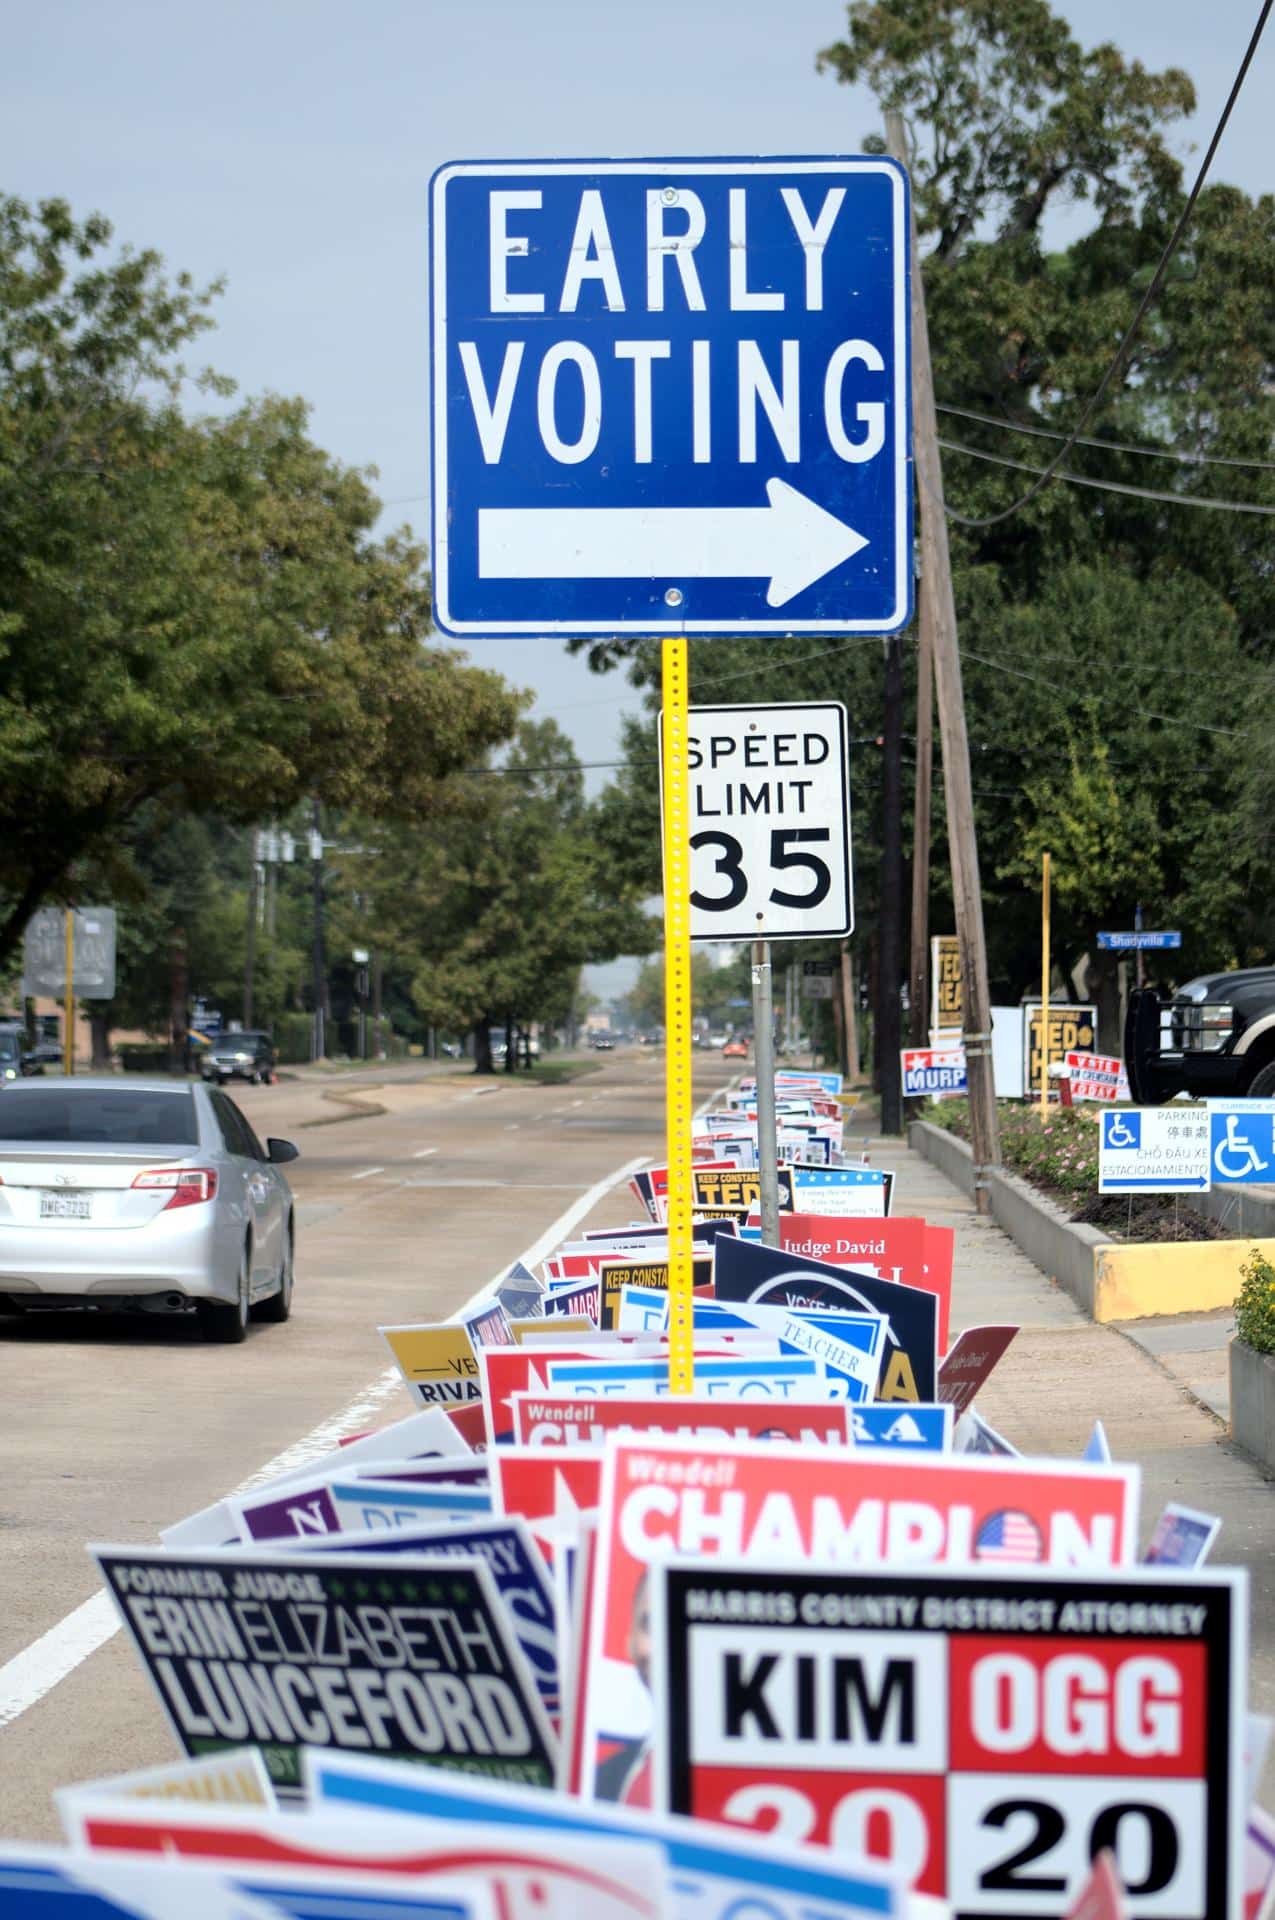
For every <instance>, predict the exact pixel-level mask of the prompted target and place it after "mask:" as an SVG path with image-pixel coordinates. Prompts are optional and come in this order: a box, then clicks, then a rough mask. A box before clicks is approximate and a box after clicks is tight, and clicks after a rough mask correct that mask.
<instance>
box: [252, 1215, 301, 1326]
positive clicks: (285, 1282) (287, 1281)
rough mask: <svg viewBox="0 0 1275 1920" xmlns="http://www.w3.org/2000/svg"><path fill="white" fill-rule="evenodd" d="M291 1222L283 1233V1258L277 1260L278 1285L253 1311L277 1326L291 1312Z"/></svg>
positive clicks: (258, 1316)
mask: <svg viewBox="0 0 1275 1920" xmlns="http://www.w3.org/2000/svg"><path fill="white" fill-rule="evenodd" d="M292 1260H293V1246H292V1222H291V1221H289V1222H288V1227H287V1232H286V1233H285V1234H284V1241H283V1259H282V1260H281V1261H280V1262H279V1285H278V1287H277V1288H276V1289H275V1291H274V1292H273V1293H272V1294H271V1296H270V1298H269V1299H268V1300H263V1301H262V1302H261V1304H260V1306H257V1307H254V1308H253V1312H254V1313H255V1314H256V1316H257V1319H258V1320H265V1321H267V1322H269V1323H271V1324H273V1325H275V1326H279V1325H280V1324H281V1323H282V1322H283V1321H284V1320H286V1319H287V1318H288V1317H289V1315H290V1314H291V1312H292Z"/></svg>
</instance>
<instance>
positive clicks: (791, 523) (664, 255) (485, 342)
mask: <svg viewBox="0 0 1275 1920" xmlns="http://www.w3.org/2000/svg"><path fill="white" fill-rule="evenodd" d="M431 264H432V272H431V291H432V298H431V394H432V412H433V425H432V433H433V461H432V474H433V488H434V495H433V547H434V593H435V617H436V619H437V621H438V624H439V626H440V627H442V628H443V630H444V631H445V632H447V633H452V634H457V635H466V634H474V633H487V634H495V633H507V634H518V633H525V634H530V635H539V634H544V633H571V634H590V633H643V634H651V633H659V632H664V631H668V632H679V633H680V632H685V633H738V632H740V631H752V632H756V633H819V634H826V633H859V632H869V633H878V632H881V633H886V632H894V631H897V629H899V628H900V627H903V626H906V625H907V622H908V620H909V619H910V617H911V599H912V531H911V481H910V474H909V471H908V466H909V462H908V430H909V419H908V191H907V180H906V176H905V174H904V172H903V169H902V168H901V167H898V166H896V165H895V163H894V162H893V161H891V160H888V159H884V158H858V159H852V158H840V159H791V160H787V159H712V160H708V159H696V160H685V159H643V160H562V161H546V160H530V161H529V160H513V161H469V162H462V163H459V164H454V165H450V166H446V167H443V168H442V169H441V170H440V171H439V172H438V173H437V174H436V175H435V176H434V180H433V185H432V191H431Z"/></svg>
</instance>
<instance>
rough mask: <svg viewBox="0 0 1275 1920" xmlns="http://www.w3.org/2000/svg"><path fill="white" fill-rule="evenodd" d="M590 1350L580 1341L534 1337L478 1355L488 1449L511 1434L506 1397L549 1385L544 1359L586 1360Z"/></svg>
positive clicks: (503, 1443) (501, 1443) (510, 1412)
mask: <svg viewBox="0 0 1275 1920" xmlns="http://www.w3.org/2000/svg"><path fill="white" fill-rule="evenodd" d="M594 1357H595V1356H594V1354H593V1353H592V1352H591V1351H590V1349H589V1348H588V1347H582V1346H581V1345H580V1341H579V1340H578V1339H576V1340H571V1341H568V1340H563V1341H562V1343H561V1344H560V1345H559V1344H556V1343H554V1342H551V1341H548V1340H537V1341H535V1342H533V1344H532V1345H530V1346H526V1347H495V1348H491V1349H485V1350H484V1351H483V1352H482V1353H480V1354H479V1356H478V1366H479V1370H480V1372H481V1374H482V1382H483V1406H484V1408H485V1409H486V1415H487V1439H488V1444H489V1445H490V1446H491V1447H492V1449H493V1450H494V1449H497V1448H499V1447H503V1446H507V1445H508V1444H509V1442H510V1441H511V1440H512V1439H513V1437H514V1416H513V1409H512V1408H511V1406H510V1404H509V1401H510V1396H511V1395H512V1394H515V1393H529V1392H541V1393H542V1392H543V1391H544V1390H545V1388H546V1387H547V1386H548V1385H549V1373H548V1363H549V1361H550V1360H551V1359H553V1360H589V1359H592V1358H594Z"/></svg>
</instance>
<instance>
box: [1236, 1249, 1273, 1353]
mask: <svg viewBox="0 0 1275 1920" xmlns="http://www.w3.org/2000/svg"><path fill="white" fill-rule="evenodd" d="M1240 1272H1241V1273H1242V1274H1243V1276H1244V1278H1243V1282H1242V1284H1241V1286H1240V1297H1239V1299H1238V1300H1237V1301H1236V1302H1235V1332H1236V1335H1237V1337H1238V1338H1239V1339H1241V1340H1242V1341H1243V1342H1244V1345H1245V1346H1246V1347H1252V1349H1253V1351H1254V1353H1275V1267H1273V1266H1272V1265H1271V1263H1270V1261H1269V1260H1267V1259H1266V1258H1265V1257H1264V1256H1263V1255H1262V1254H1260V1253H1259V1252H1258V1250H1257V1248H1256V1247H1254V1248H1253V1251H1252V1253H1251V1254H1250V1255H1249V1257H1248V1259H1247V1260H1246V1261H1245V1263H1244V1265H1243V1266H1242V1267H1241V1268H1240Z"/></svg>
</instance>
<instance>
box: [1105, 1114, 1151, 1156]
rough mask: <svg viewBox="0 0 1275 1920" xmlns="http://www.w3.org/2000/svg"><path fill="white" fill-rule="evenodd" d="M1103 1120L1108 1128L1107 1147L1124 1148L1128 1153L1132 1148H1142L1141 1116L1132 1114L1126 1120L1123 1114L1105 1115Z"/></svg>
mask: <svg viewBox="0 0 1275 1920" xmlns="http://www.w3.org/2000/svg"><path fill="white" fill-rule="evenodd" d="M1103 1119H1104V1120H1105V1122H1106V1126H1107V1138H1106V1142H1105V1144H1106V1145H1107V1146H1109V1147H1123V1148H1124V1149H1125V1150H1126V1151H1127V1150H1128V1149H1130V1148H1133V1149H1138V1148H1140V1147H1141V1145H1142V1116H1141V1114H1137V1113H1134V1114H1130V1115H1129V1116H1128V1118H1127V1119H1126V1117H1125V1115H1124V1114H1123V1113H1108V1114H1104V1115H1103Z"/></svg>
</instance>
